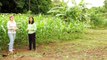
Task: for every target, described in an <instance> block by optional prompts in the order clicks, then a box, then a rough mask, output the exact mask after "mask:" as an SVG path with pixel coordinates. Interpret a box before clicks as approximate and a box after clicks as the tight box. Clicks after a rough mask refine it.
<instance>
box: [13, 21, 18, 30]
mask: <svg viewBox="0 0 107 60" xmlns="http://www.w3.org/2000/svg"><path fill="white" fill-rule="evenodd" d="M17 29H18V28H17V24H16V22H15V27H14V30H15V31H16V30H17Z"/></svg>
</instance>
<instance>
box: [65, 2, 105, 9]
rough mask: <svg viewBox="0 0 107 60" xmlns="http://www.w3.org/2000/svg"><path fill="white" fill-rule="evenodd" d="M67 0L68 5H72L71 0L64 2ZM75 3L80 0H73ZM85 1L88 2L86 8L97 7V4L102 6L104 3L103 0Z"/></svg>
mask: <svg viewBox="0 0 107 60" xmlns="http://www.w3.org/2000/svg"><path fill="white" fill-rule="evenodd" d="M67 1H69V2H68V4H67V5H68V6H69V7H71V6H74V5H73V4H72V2H71V0H64V2H67ZM75 1H76V3H77V4H78V3H80V1H81V0H75ZM85 2H86V3H89V5H87V8H91V7H99V6H103V5H104V3H103V2H104V0H85Z"/></svg>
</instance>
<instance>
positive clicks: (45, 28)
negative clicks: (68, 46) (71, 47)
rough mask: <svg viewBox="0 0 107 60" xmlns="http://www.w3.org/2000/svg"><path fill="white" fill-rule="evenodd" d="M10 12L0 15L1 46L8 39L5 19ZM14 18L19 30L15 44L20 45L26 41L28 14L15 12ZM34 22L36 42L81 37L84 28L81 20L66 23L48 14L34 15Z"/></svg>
mask: <svg viewBox="0 0 107 60" xmlns="http://www.w3.org/2000/svg"><path fill="white" fill-rule="evenodd" d="M9 16H11V14H1V15H0V17H1V18H0V24H1V25H0V32H1V33H0V35H1V36H0V39H1V40H0V41H1V43H0V44H1V45H0V46H2V47H4V46H5V47H6V46H7V44H8V42H9V39H8V36H7V26H6V24H7V21H8V20H9ZM14 16H15V20H16V22H17V26H18V28H19V30H18V31H17V36H16V41H15V45H18V46H22V45H20V44H23V45H26V44H27V42H28V36H27V31H26V28H27V23H28V17H29V15H26V14H15V15H14ZM34 18H35V22H36V23H37V32H36V34H37V44H41V43H42V44H43V43H50V42H55V41H61V40H72V39H75V38H81V35H79V34H80V33H82V32H83V31H84V30H85V24H84V23H82V22H78V21H77V22H76V21H75V22H74V23H72V22H71V23H69V24H66V22H65V21H63V20H61V19H60V18H58V17H52V16H48V15H41V14H40V15H34Z"/></svg>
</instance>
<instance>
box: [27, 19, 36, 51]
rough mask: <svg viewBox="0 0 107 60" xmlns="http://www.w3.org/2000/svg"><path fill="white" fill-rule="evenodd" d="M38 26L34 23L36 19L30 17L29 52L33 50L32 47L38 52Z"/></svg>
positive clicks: (28, 29)
mask: <svg viewBox="0 0 107 60" xmlns="http://www.w3.org/2000/svg"><path fill="white" fill-rule="evenodd" d="M36 30H37V27H36V24H35V23H34V18H33V17H29V24H28V28H27V31H28V37H29V50H32V45H33V49H34V50H36Z"/></svg>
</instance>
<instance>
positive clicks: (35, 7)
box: [0, 0, 52, 14]
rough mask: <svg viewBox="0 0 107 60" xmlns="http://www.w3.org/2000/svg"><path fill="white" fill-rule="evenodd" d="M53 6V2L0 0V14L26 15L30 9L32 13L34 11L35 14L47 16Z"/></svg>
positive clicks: (46, 0) (49, 0)
mask: <svg viewBox="0 0 107 60" xmlns="http://www.w3.org/2000/svg"><path fill="white" fill-rule="evenodd" d="M29 1H30V2H29ZM51 4H52V3H51V0H2V1H1V0H0V8H1V9H0V12H1V13H26V12H27V11H29V7H30V11H32V12H33V14H38V13H44V14H46V12H47V11H48V10H49V9H50V7H51Z"/></svg>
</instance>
